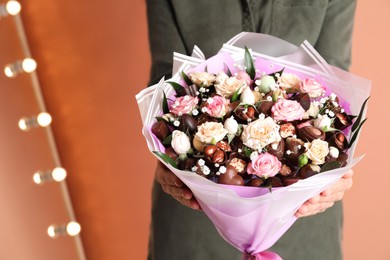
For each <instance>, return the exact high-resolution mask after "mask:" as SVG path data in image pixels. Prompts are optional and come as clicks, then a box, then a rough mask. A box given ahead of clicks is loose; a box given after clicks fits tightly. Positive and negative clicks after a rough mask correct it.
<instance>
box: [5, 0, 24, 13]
mask: <svg viewBox="0 0 390 260" xmlns="http://www.w3.org/2000/svg"><path fill="white" fill-rule="evenodd" d="M5 9H6V10H7V13H9V14H10V15H17V14H18V13H19V12H20V10H21V9H22V6H21V5H20V3H19V2H18V1H14V0H11V1H8V2H7V3H6V4H5Z"/></svg>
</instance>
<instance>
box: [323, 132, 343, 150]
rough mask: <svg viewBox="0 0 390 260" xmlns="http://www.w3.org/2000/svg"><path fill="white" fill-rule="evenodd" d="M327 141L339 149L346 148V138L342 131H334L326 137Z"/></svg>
mask: <svg viewBox="0 0 390 260" xmlns="http://www.w3.org/2000/svg"><path fill="white" fill-rule="evenodd" d="M327 142H328V143H329V144H330V145H332V146H334V147H336V148H338V149H340V150H341V151H344V150H345V149H347V148H348V140H347V138H346V137H345V135H344V134H343V133H342V132H334V133H333V134H332V135H331V136H330V137H328V138H327Z"/></svg>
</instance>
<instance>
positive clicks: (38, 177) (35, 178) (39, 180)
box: [33, 172, 42, 184]
mask: <svg viewBox="0 0 390 260" xmlns="http://www.w3.org/2000/svg"><path fill="white" fill-rule="evenodd" d="M33 181H34V182H35V183H36V184H41V183H42V178H41V174H40V173H39V172H36V173H34V175H33Z"/></svg>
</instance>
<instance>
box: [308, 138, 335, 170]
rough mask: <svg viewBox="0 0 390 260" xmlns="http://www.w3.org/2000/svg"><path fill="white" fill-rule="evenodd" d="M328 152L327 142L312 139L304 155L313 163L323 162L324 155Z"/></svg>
mask: <svg viewBox="0 0 390 260" xmlns="http://www.w3.org/2000/svg"><path fill="white" fill-rule="evenodd" d="M328 153H329V147H328V142H326V141H322V140H320V139H315V140H313V141H312V142H311V143H310V144H309V145H308V146H307V151H306V155H307V157H308V158H309V159H310V160H311V161H312V163H313V164H316V165H318V164H323V163H325V157H326V156H327V155H328Z"/></svg>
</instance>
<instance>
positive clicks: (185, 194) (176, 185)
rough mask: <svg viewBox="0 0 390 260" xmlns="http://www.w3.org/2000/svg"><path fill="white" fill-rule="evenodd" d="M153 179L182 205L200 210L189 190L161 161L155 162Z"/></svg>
mask: <svg viewBox="0 0 390 260" xmlns="http://www.w3.org/2000/svg"><path fill="white" fill-rule="evenodd" d="M155 179H156V181H157V182H158V183H160V184H161V187H162V189H163V190H164V192H165V193H167V194H169V195H171V196H172V197H173V198H174V199H176V200H177V201H179V202H180V203H181V204H183V205H184V206H187V207H189V208H191V209H196V210H200V206H199V204H198V202H197V201H196V199H195V198H194V195H193V194H192V192H191V190H190V189H189V188H188V187H187V186H186V185H185V184H184V183H183V182H182V181H181V180H180V179H179V178H178V177H176V175H175V174H174V173H173V172H171V171H170V170H169V169H168V168H167V167H165V165H164V164H162V163H161V162H157V167H156V171H155Z"/></svg>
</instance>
